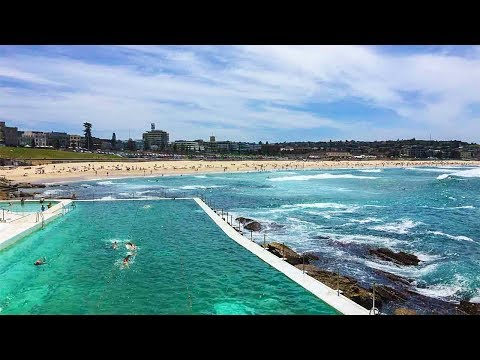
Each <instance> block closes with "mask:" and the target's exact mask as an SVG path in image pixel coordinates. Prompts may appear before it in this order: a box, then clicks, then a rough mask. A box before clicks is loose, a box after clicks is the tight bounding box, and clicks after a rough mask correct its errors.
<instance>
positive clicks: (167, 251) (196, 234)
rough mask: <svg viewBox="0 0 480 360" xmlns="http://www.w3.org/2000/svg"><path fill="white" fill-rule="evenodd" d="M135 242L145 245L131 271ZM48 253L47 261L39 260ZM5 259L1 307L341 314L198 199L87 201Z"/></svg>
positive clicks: (4, 310) (10, 310) (1, 255)
mask: <svg viewBox="0 0 480 360" xmlns="http://www.w3.org/2000/svg"><path fill="white" fill-rule="evenodd" d="M129 240H130V241H133V242H134V243H135V244H137V245H138V250H137V252H136V255H135V256H134V257H133V258H132V259H133V260H132V261H131V264H130V266H129V267H128V268H123V266H122V259H123V258H124V257H125V256H126V255H127V253H128V252H127V249H126V247H125V243H126V242H127V241H129ZM113 241H117V242H118V244H119V247H118V249H117V250H113V249H112V243H113ZM42 256H44V257H46V259H47V264H46V265H43V266H34V265H33V262H34V261H35V260H36V259H38V258H40V257H42ZM0 260H1V261H0V277H1V279H2V282H1V285H0V314H337V313H338V312H337V311H336V310H335V309H333V308H332V307H330V306H329V305H327V304H325V303H324V302H323V301H321V300H320V299H318V298H317V297H315V296H314V295H312V294H311V293H309V292H308V291H306V290H305V289H303V288H302V287H301V286H300V285H298V284H296V283H295V282H293V281H291V280H290V279H289V278H287V277H286V276H285V275H283V274H282V273H280V272H278V271H276V270H275V269H273V268H272V267H270V266H269V265H268V264H266V263H265V262H263V261H262V260H260V259H259V258H257V257H256V256H255V255H253V254H251V253H250V252H248V251H246V250H245V249H243V248H242V247H241V246H240V245H238V244H237V243H235V242H234V241H232V240H231V239H230V238H228V237H227V235H225V234H224V233H223V231H221V230H220V229H219V228H218V227H217V226H216V225H215V224H214V223H213V222H212V221H211V219H210V218H209V217H208V216H207V215H206V214H205V213H204V211H203V210H202V209H200V208H199V207H198V205H197V204H196V203H195V202H194V201H193V200H175V201H174V200H159V201H149V200H145V201H118V202H116V201H114V202H78V203H77V208H76V209H75V210H74V211H72V212H70V213H69V214H67V215H66V216H64V217H62V218H60V219H59V220H56V221H55V222H53V223H51V224H49V225H48V226H47V227H46V228H45V229H44V230H41V231H37V232H36V233H34V234H32V235H30V236H28V237H26V238H25V239H23V240H21V241H19V242H18V243H16V244H15V245H14V246H11V247H9V248H7V249H5V250H3V251H0Z"/></svg>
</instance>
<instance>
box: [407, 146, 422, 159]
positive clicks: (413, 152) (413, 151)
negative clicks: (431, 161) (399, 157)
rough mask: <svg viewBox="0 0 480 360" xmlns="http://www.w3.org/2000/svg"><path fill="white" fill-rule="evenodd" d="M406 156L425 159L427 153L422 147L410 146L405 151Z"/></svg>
mask: <svg viewBox="0 0 480 360" xmlns="http://www.w3.org/2000/svg"><path fill="white" fill-rule="evenodd" d="M406 153H407V156H408V157H410V158H417V159H421V158H425V157H427V153H426V151H425V149H424V148H423V147H418V146H412V147H410V148H408V149H407V152H406Z"/></svg>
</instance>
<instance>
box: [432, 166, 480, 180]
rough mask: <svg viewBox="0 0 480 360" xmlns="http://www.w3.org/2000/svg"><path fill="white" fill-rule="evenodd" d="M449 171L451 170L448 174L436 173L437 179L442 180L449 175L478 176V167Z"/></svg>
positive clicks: (479, 172) (479, 170)
mask: <svg viewBox="0 0 480 360" xmlns="http://www.w3.org/2000/svg"><path fill="white" fill-rule="evenodd" d="M446 171H447V170H443V171H442V172H446ZM451 171H452V172H451V173H449V174H442V175H438V176H437V179H438V180H443V179H447V178H449V177H451V176H457V177H466V178H472V177H480V167H476V168H473V169H469V170H462V171H455V170H451Z"/></svg>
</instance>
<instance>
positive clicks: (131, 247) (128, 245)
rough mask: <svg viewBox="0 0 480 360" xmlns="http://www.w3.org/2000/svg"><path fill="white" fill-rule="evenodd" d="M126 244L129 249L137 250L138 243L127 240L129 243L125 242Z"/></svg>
mask: <svg viewBox="0 0 480 360" xmlns="http://www.w3.org/2000/svg"><path fill="white" fill-rule="evenodd" d="M125 246H126V247H127V249H129V250H137V245H135V244H134V243H132V242H131V241H127V243H126V244H125Z"/></svg>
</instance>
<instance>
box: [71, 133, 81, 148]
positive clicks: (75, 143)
mask: <svg viewBox="0 0 480 360" xmlns="http://www.w3.org/2000/svg"><path fill="white" fill-rule="evenodd" d="M69 143H70V147H71V148H73V149H78V148H80V147H81V145H82V137H81V136H80V135H69Z"/></svg>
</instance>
